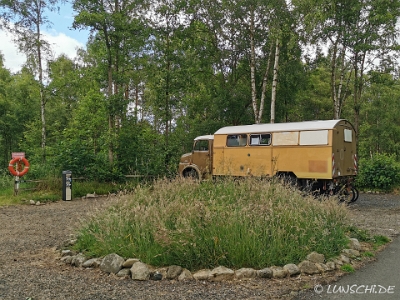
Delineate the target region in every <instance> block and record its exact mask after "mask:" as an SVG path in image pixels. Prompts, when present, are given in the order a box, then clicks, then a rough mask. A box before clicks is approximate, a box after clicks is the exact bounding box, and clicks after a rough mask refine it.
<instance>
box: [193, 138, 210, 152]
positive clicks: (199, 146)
mask: <svg viewBox="0 0 400 300" xmlns="http://www.w3.org/2000/svg"><path fill="white" fill-rule="evenodd" d="M193 150H194V151H208V140H198V141H196V142H195V144H194V147H193Z"/></svg>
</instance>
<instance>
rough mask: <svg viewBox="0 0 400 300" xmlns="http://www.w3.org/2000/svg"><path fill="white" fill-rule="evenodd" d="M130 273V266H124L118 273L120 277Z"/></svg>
mask: <svg viewBox="0 0 400 300" xmlns="http://www.w3.org/2000/svg"><path fill="white" fill-rule="evenodd" d="M129 275H131V270H130V269H129V268H123V269H121V270H119V272H118V273H117V276H118V277H125V276H129Z"/></svg>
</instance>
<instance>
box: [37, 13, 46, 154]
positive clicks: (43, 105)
mask: <svg viewBox="0 0 400 300" xmlns="http://www.w3.org/2000/svg"><path fill="white" fill-rule="evenodd" d="M36 15H37V20H40V16H41V14H40V10H39V9H38V11H36ZM36 51H37V55H38V56H37V59H38V68H39V70H38V72H39V85H40V91H39V92H40V118H41V121H42V130H41V135H42V143H41V147H42V161H43V162H46V98H45V91H44V85H43V67H42V52H41V45H40V24H39V22H37V23H36Z"/></svg>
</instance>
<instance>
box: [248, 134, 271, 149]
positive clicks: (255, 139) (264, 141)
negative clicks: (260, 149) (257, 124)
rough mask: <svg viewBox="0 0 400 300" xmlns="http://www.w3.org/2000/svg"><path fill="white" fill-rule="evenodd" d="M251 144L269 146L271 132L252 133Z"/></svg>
mask: <svg viewBox="0 0 400 300" xmlns="http://www.w3.org/2000/svg"><path fill="white" fill-rule="evenodd" d="M250 145H251V146H269V145H271V134H270V133H260V134H258V133H257V134H251V135H250Z"/></svg>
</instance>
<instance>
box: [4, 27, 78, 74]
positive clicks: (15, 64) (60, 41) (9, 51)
mask: <svg viewBox="0 0 400 300" xmlns="http://www.w3.org/2000/svg"><path fill="white" fill-rule="evenodd" d="M43 35H44V37H45V39H46V40H47V41H48V42H49V43H50V45H51V48H52V51H53V53H54V57H55V58H57V57H58V56H60V55H61V54H65V55H66V56H67V57H69V58H71V59H73V58H74V57H75V56H76V52H77V49H78V48H83V47H84V45H83V44H82V43H80V42H78V41H77V40H75V39H73V38H71V37H69V36H67V35H65V34H64V33H56V34H49V33H47V32H44V33H43ZM0 41H1V43H0V52H1V53H2V54H3V56H4V66H5V67H6V68H7V69H9V70H10V71H11V72H12V73H16V72H18V71H20V70H21V67H22V65H23V64H24V63H25V61H26V57H25V54H24V53H21V52H19V51H18V48H17V46H16V45H15V44H14V42H13V41H12V37H11V34H10V33H7V32H6V31H4V30H1V31H0Z"/></svg>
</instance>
